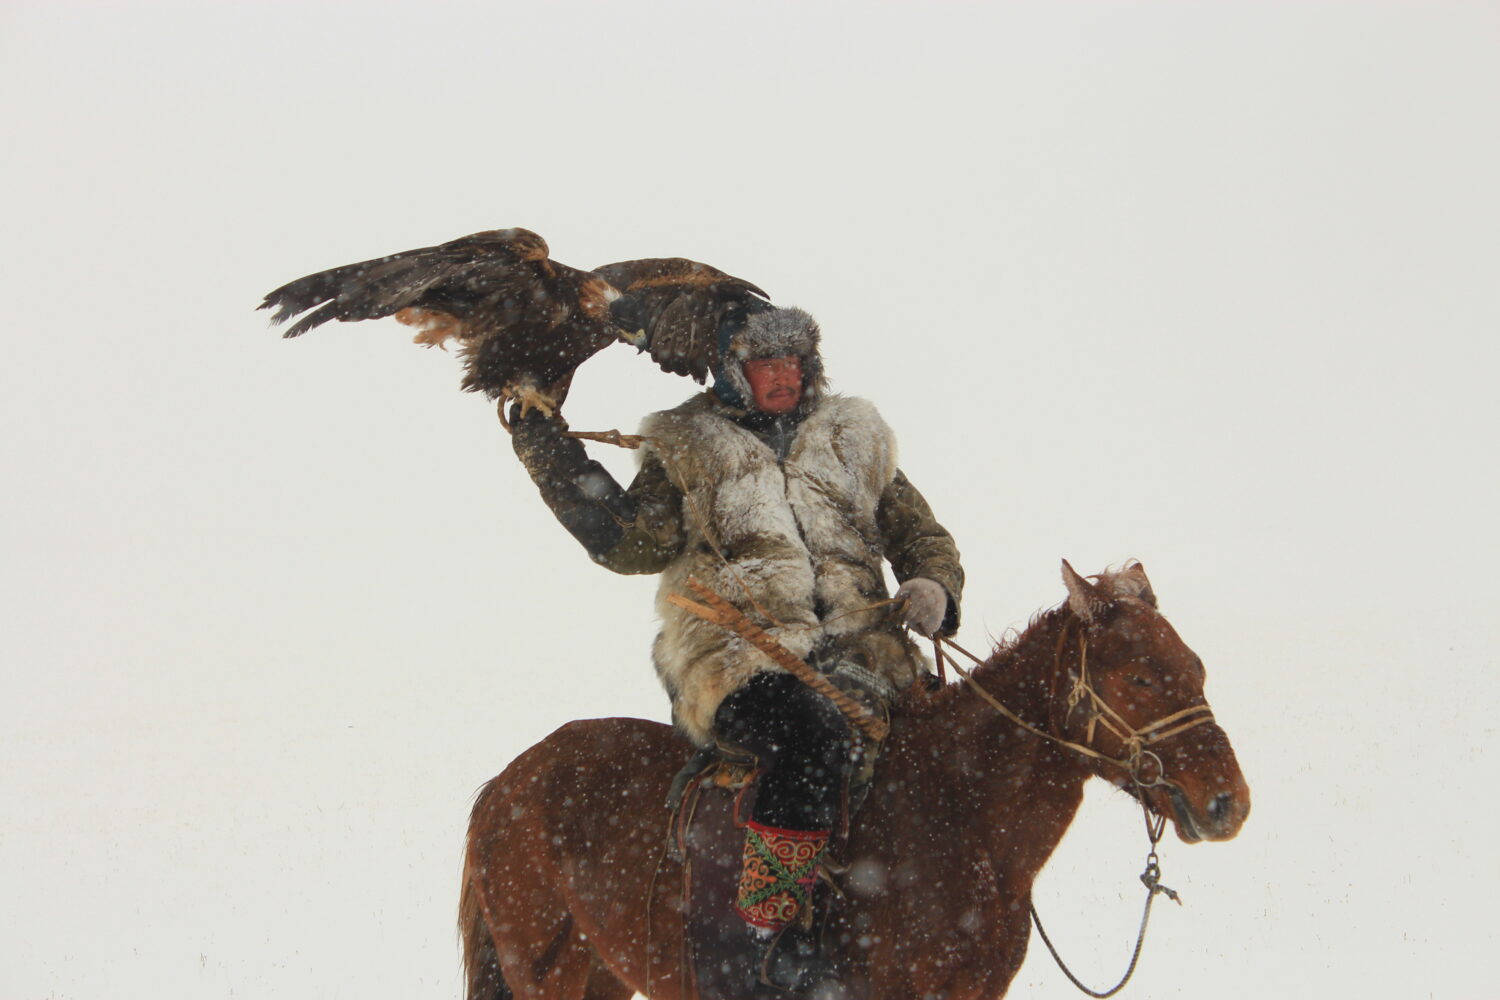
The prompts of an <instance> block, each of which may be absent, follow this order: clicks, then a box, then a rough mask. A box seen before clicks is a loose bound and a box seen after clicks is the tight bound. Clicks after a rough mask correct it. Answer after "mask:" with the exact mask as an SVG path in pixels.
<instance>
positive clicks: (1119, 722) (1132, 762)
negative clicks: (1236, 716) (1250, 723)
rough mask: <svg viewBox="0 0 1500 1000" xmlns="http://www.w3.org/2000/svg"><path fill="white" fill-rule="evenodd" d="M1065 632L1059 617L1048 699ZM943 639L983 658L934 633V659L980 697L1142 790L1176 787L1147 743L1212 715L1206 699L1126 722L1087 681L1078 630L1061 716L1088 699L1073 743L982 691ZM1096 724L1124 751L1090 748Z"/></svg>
mask: <svg viewBox="0 0 1500 1000" xmlns="http://www.w3.org/2000/svg"><path fill="white" fill-rule="evenodd" d="M1067 638H1068V626H1067V623H1064V624H1063V627H1062V629H1061V631H1060V632H1059V633H1058V637H1057V646H1056V648H1055V649H1054V650H1053V657H1052V662H1053V675H1052V692H1053V693H1052V694H1051V696H1050V697H1049V704H1053V703H1055V702H1056V697H1057V696H1056V690H1057V679H1058V678H1059V677H1061V676H1063V675H1064V672H1065V668H1064V667H1063V663H1062V655H1063V647H1064V646H1065V645H1066V643H1067ZM945 645H946V646H949V647H951V648H952V649H954V650H957V651H958V652H960V653H962V654H963V655H964V656H966V657H968V658H969V659H970V660H973V661H974V662H975V663H976V664H981V663H983V661H982V660H980V659H979V657H977V656H975V655H974V654H973V653H971V652H969V651H968V650H966V649H964V648H963V647H962V646H959V645H958V644H957V643H955V642H953V640H951V639H946V638H939V639H934V641H933V648H934V649H935V650H936V651H937V657H938V660H939V662H940V663H941V662H942V661H943V660H945V659H946V660H947V662H948V663H949V664H951V665H952V667H953V669H954V672H956V673H957V674H958V676H959V677H961V678H963V680H964V683H966V684H968V685H969V687H970V688H972V689H973V691H974V693H975V694H976V695H978V696H979V698H980V700H982V701H984V702H985V703H986V704H987V705H989V706H990V707H991V708H993V709H995V710H996V711H998V712H999V713H1000V714H1001V715H1003V716H1005V717H1006V718H1007V719H1009V720H1010V721H1011V722H1014V723H1015V724H1016V725H1018V726H1020V727H1021V728H1022V729H1025V730H1026V731H1027V732H1029V733H1031V734H1032V735H1034V736H1040V737H1041V738H1042V739H1044V740H1047V741H1049V742H1051V743H1055V744H1057V745H1058V746H1062V747H1066V748H1067V749H1069V750H1072V751H1073V752H1074V753H1078V754H1081V755H1083V756H1085V757H1089V758H1091V759H1093V760H1099V761H1103V762H1105V763H1107V764H1113V765H1114V766H1116V767H1118V768H1120V769H1121V770H1123V771H1124V772H1125V773H1126V774H1127V775H1128V776H1129V777H1130V779H1131V781H1133V782H1134V783H1135V784H1136V785H1137V786H1138V787H1139V788H1141V789H1143V790H1144V789H1147V788H1156V787H1158V786H1162V785H1169V786H1172V787H1177V786H1176V785H1175V784H1174V783H1173V782H1171V781H1169V780H1168V779H1167V777H1166V774H1165V768H1164V767H1163V765H1162V761H1161V758H1160V757H1159V756H1157V755H1156V753H1155V751H1153V750H1151V749H1150V748H1151V747H1152V746H1153V745H1155V744H1157V743H1160V742H1162V741H1163V740H1166V739H1170V738H1171V737H1173V736H1176V735H1177V734H1179V733H1183V732H1186V731H1187V730H1189V729H1193V728H1195V727H1197V726H1201V725H1204V724H1205V723H1209V722H1212V721H1214V713H1213V709H1211V708H1209V707H1208V706H1207V705H1191V706H1189V707H1187V708H1184V709H1181V710H1180V711H1176V712H1173V713H1171V714H1170V715H1165V716H1162V717H1161V718H1160V719H1157V720H1155V721H1154V722H1149V723H1147V724H1146V725H1144V726H1132V725H1131V724H1130V723H1129V722H1127V721H1125V719H1124V717H1122V716H1121V715H1120V713H1119V712H1117V711H1115V710H1114V709H1113V708H1111V707H1110V706H1109V703H1108V702H1106V701H1105V700H1104V698H1103V696H1102V695H1100V694H1099V692H1098V690H1097V689H1096V688H1095V687H1094V685H1093V684H1092V683H1091V682H1090V681H1089V662H1088V661H1089V640H1088V636H1087V635H1086V634H1085V633H1084V632H1083V631H1082V630H1080V631H1079V634H1078V645H1079V650H1078V676H1077V677H1076V678H1075V679H1074V681H1073V686H1072V688H1071V689H1070V690H1069V691H1068V694H1067V702H1066V705H1067V708H1066V711H1065V713H1064V719H1066V718H1067V716H1068V715H1071V714H1072V713H1073V711H1074V710H1075V709H1077V708H1078V706H1079V705H1080V704H1084V703H1085V702H1087V706H1088V720H1087V721H1086V722H1085V723H1084V727H1085V728H1084V742H1082V743H1075V742H1074V741H1072V740H1069V739H1065V738H1064V737H1063V736H1062V735H1061V733H1060V732H1057V733H1054V732H1048V731H1047V730H1043V729H1040V728H1038V727H1037V726H1034V725H1032V724H1031V723H1029V722H1027V721H1026V720H1025V719H1023V718H1021V717H1020V716H1019V715H1017V714H1016V713H1015V712H1013V711H1011V710H1010V709H1009V708H1007V707H1006V706H1005V705H1004V704H1003V703H1002V702H1001V701H1000V700H999V699H998V698H996V697H995V696H994V695H992V694H990V693H989V692H988V691H986V690H985V688H984V686H983V685H981V684H980V683H979V682H978V681H977V680H975V679H974V675H973V674H972V673H970V672H969V671H967V670H965V669H964V668H962V667H960V666H959V665H958V664H957V662H955V661H954V660H953V658H952V657H944V656H943V653H942V647H943V646H945ZM1101 725H1102V726H1103V727H1104V728H1105V729H1107V730H1108V731H1109V732H1111V733H1112V734H1114V736H1115V737H1116V738H1118V739H1119V740H1120V742H1121V743H1123V744H1124V746H1125V756H1124V757H1111V756H1110V755H1108V754H1106V753H1101V752H1100V751H1098V750H1096V749H1094V747H1093V745H1092V744H1093V742H1094V734H1095V732H1096V730H1097V728H1098V727H1099V726H1101ZM1059 728H1060V727H1059ZM1148 759H1149V760H1150V761H1152V762H1154V763H1155V765H1156V773H1155V775H1154V776H1147V775H1146V774H1145V768H1144V765H1145V763H1146V761H1147V760H1148Z"/></svg>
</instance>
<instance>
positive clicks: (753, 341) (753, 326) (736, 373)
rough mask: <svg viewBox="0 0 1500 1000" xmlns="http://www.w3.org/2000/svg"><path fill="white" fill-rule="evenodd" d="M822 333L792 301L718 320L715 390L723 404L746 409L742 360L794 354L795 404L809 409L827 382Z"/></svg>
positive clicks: (748, 403) (746, 385)
mask: <svg viewBox="0 0 1500 1000" xmlns="http://www.w3.org/2000/svg"><path fill="white" fill-rule="evenodd" d="M820 339H821V335H820V333H819V331H818V323H817V321H816V320H814V319H813V318H812V317H811V316H809V315H808V314H807V313H806V312H804V311H802V310H801V309H798V308H797V307H795V306H787V307H777V306H771V305H767V306H766V307H764V308H762V309H758V310H755V311H753V312H750V313H748V314H746V315H744V316H743V318H740V317H735V318H734V319H730V320H727V321H726V322H724V323H722V324H720V326H719V343H718V350H717V352H716V355H717V357H716V360H715V363H714V365H713V373H714V385H713V390H714V394H715V395H716V396H718V397H719V400H720V401H721V402H723V403H724V404H725V405H727V406H730V407H732V408H734V409H736V410H749V409H751V408H752V406H753V404H752V403H751V400H752V399H753V398H754V393H752V392H751V390H750V382H749V380H748V379H746V378H745V367H744V364H745V362H746V361H754V360H756V359H757V358H784V357H786V356H787V355H791V354H795V355H797V357H799V358H801V359H802V402H801V404H800V405H799V406H798V410H799V411H802V412H805V411H806V410H809V409H811V408H812V407H813V406H814V405H815V404H816V403H817V401H818V399H819V398H820V397H821V396H822V394H823V390H824V387H825V382H824V377H823V354H822V352H821V351H820V350H819V349H818V343H819V341H820Z"/></svg>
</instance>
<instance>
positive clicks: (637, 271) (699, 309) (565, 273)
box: [260, 229, 770, 419]
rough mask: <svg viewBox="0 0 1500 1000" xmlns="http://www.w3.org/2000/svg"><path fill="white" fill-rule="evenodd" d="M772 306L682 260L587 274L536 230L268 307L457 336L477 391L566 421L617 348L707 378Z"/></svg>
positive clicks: (442, 247)
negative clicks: (720, 352)
mask: <svg viewBox="0 0 1500 1000" xmlns="http://www.w3.org/2000/svg"><path fill="white" fill-rule="evenodd" d="M769 307H770V297H769V296H768V295H766V293H765V292H763V291H761V290H760V289H759V288H757V287H755V286H754V285H752V284H750V282H748V281H744V280H743V279H740V278H736V277H734V276H732V275H729V274H725V273H724V272H723V271H720V270H718V269H717V268H714V267H710V266H708V265H707V264H700V263H698V262H697V261H691V260H687V259H685V258H682V257H664V258H649V259H645V260H628V261H622V262H620V263H618V264H605V265H604V266H603V267H597V268H595V269H594V270H592V271H580V270H578V269H577V268H572V267H569V266H568V265H566V264H563V263H560V262H559V261H555V260H552V259H551V258H550V257H549V256H548V250H547V243H546V241H545V240H543V239H542V238H541V237H540V236H538V235H537V234H536V233H533V232H531V231H530V230H528V229H493V230H489V231H487V232H482V233H474V234H473V235H472V236H465V237H463V238H461V239H456V240H451V241H449V242H447V243H442V244H439V245H438V246H432V247H422V248H420V249H417V250H407V251H404V252H402V253H396V254H391V255H390V256H388V257H376V258H375V259H373V260H366V261H361V262H360V263H358V264H345V265H344V266H343V267H335V268H331V269H329V270H327V271H319V272H318V273H317V274H310V275H308V276H307V277H305V278H298V279H297V280H296V281H293V282H289V283H288V284H285V285H282V286H281V287H280V288H278V289H276V290H275V291H274V292H271V293H270V294H269V295H267V296H266V298H265V301H264V302H262V303H261V305H260V308H262V309H275V310H276V312H275V313H274V315H273V316H272V320H271V321H272V323H275V324H280V323H284V322H286V321H287V320H289V319H292V318H293V317H296V316H300V318H299V319H297V321H296V322H295V323H293V324H292V326H291V327H290V328H289V329H288V330H287V331H286V333H285V336H287V337H297V336H301V335H302V334H304V333H306V332H307V331H308V330H311V329H313V328H314V327H317V326H320V325H322V324H323V323H326V322H328V321H329V320H334V319H336V320H339V321H340V322H343V323H350V322H354V321H356V320H362V319H380V318H383V317H385V316H394V317H396V319H397V320H399V321H400V322H402V323H405V324H407V325H409V326H412V327H415V328H416V330H417V335H416V337H415V341H416V342H417V343H419V344H425V345H427V346H429V347H431V346H439V347H446V346H447V343H448V341H450V340H452V341H457V343H458V347H459V354H460V356H461V357H462V358H463V360H464V365H465V369H466V373H465V376H464V380H463V388H465V389H467V390H469V391H471V392H475V391H477V392H483V393H485V394H486V395H488V396H489V397H490V398H491V399H494V400H497V401H498V403H499V409H500V412H501V416H502V419H503V417H504V412H505V404H506V403H507V402H508V401H511V400H514V401H516V402H517V403H519V404H520V406H521V411H522V413H523V414H524V413H525V412H527V411H528V410H530V409H533V408H535V409H538V410H541V411H542V412H543V413H545V414H546V415H547V416H549V417H550V416H552V415H553V414H555V413H556V412H557V411H558V409H559V408H560V407H561V406H562V402H563V400H564V399H565V398H566V397H567V393H568V384H569V383H570V382H571V381H572V379H573V373H574V372H575V371H576V370H577V369H578V366H579V365H581V364H583V362H585V361H587V360H588V359H589V358H590V357H592V356H593V355H594V354H596V353H598V352H599V351H602V350H603V349H604V348H606V347H608V346H609V345H610V344H612V343H614V342H615V341H617V340H618V341H622V342H624V343H627V344H630V345H631V346H633V347H635V348H637V349H638V350H642V351H646V352H648V353H649V354H650V355H651V358H652V360H654V361H655V362H656V363H657V364H658V365H660V366H661V368H662V369H663V370H664V371H667V372H671V373H673V374H677V375H687V376H690V377H691V378H693V379H695V380H697V381H698V382H703V381H704V380H705V378H706V377H707V374H708V371H709V367H710V365H711V363H712V362H713V359H714V357H715V352H716V350H717V349H718V347H719V345H718V338H719V337H720V336H722V335H723V333H724V332H727V331H730V330H733V329H735V328H737V327H738V326H740V325H742V324H743V322H744V319H745V317H746V316H748V315H749V314H750V313H751V312H758V311H760V310H762V309H766V308H769Z"/></svg>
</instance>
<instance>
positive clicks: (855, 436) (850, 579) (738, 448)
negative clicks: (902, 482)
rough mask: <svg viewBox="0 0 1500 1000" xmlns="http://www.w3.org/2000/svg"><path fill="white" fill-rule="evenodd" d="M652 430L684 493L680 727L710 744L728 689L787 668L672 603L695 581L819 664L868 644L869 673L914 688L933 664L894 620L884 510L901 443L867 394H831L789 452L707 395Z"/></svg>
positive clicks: (670, 616) (667, 645)
mask: <svg viewBox="0 0 1500 1000" xmlns="http://www.w3.org/2000/svg"><path fill="white" fill-rule="evenodd" d="M641 430H642V433H643V434H645V435H647V436H648V437H649V438H650V439H651V440H650V444H649V445H648V449H649V450H650V452H651V455H650V457H654V458H655V459H656V460H659V461H660V463H661V465H662V467H663V469H664V470H665V473H666V476H667V478H668V479H669V480H670V481H671V483H672V485H673V486H674V487H675V488H676V490H677V491H680V493H681V495H682V509H681V520H682V530H683V536H684V537H683V547H682V549H681V551H680V552H679V554H678V555H677V556H676V557H675V558H674V559H673V560H672V561H671V563H670V564H669V565H668V566H667V567H666V568H665V570H664V571H663V572H662V577H661V586H660V589H659V591H658V594H657V602H656V607H657V613H658V614H659V615H660V616H661V620H662V627H661V632H660V634H659V635H658V636H657V638H656V642H655V645H654V647H653V659H654V661H655V664H656V670H657V673H658V675H659V676H660V678H661V680H662V683H663V685H664V686H665V687H666V689H667V691H668V693H669V694H670V695H671V697H672V705H673V716H674V719H675V720H676V722H677V725H678V727H679V728H680V729H681V730H682V731H683V732H684V733H685V734H686V735H687V736H688V738H689V739H692V740H693V741H694V742H696V743H699V744H704V743H707V742H708V741H709V740H710V739H711V736H710V731H711V728H712V722H713V716H714V712H715V710H716V709H717V708H718V706H719V702H720V701H722V700H723V699H724V697H725V695H727V694H729V693H730V692H731V691H734V690H736V689H738V688H739V687H740V686H742V685H743V684H744V683H745V682H746V681H748V680H749V679H750V678H751V677H752V676H754V675H755V674H756V673H758V672H760V671H763V670H780V669H781V668H780V667H777V666H776V665H775V664H774V663H773V662H772V661H771V660H770V658H769V657H767V656H766V655H765V654H764V653H761V652H760V651H759V650H757V649H755V648H754V647H753V646H750V645H749V644H748V643H746V642H744V640H742V639H740V638H739V637H737V636H735V635H733V634H732V633H730V632H729V631H727V630H726V629H724V628H722V627H720V626H718V625H714V624H710V623H708V622H705V621H702V620H701V619H699V618H697V617H695V616H694V615H692V614H691V613H689V612H687V611H684V610H683V609H681V608H678V607H677V606H675V605H673V604H671V603H669V602H668V601H667V600H666V598H667V595H669V594H690V592H689V591H688V589H687V579H688V577H690V576H692V577H696V578H697V579H698V580H700V581H702V582H703V583H705V584H707V585H708V586H710V587H712V588H713V589H714V590H715V591H717V592H718V593H719V594H721V595H723V596H724V597H725V598H726V599H727V600H729V601H730V602H731V603H733V604H734V605H735V606H736V607H738V608H740V610H742V611H744V612H745V613H746V614H747V615H749V616H750V618H751V619H752V620H754V621H756V622H757V624H760V625H762V626H764V627H767V629H768V631H770V633H771V634H772V635H774V636H775V637H776V638H777V640H778V641H780V642H781V643H782V644H783V645H784V646H786V647H787V649H789V650H790V651H791V652H792V653H794V654H796V655H797V656H799V657H802V658H804V659H807V658H808V657H809V654H811V653H812V652H813V651H814V650H815V649H817V650H826V649H827V648H828V647H829V645H830V644H831V643H834V644H837V646H838V648H839V649H840V651H841V653H843V652H844V651H847V650H849V649H853V648H859V647H862V648H863V650H864V655H862V656H859V660H860V661H862V662H863V664H864V665H865V666H867V667H868V668H869V669H872V670H875V671H876V672H877V673H879V674H881V675H882V676H884V677H885V678H886V679H888V680H890V681H891V682H892V683H893V684H894V685H895V686H896V687H897V688H904V687H906V686H907V685H909V684H910V683H911V681H912V680H913V679H914V678H915V677H916V676H917V674H918V673H919V672H921V671H923V670H924V669H925V666H924V664H923V661H922V660H921V657H920V654H918V653H917V651H916V648H915V646H914V645H912V643H911V642H910V641H909V640H908V639H907V638H906V636H905V634H904V633H903V632H902V631H901V630H900V629H899V628H897V627H896V626H895V625H894V624H892V623H891V617H890V614H891V609H890V608H889V607H888V606H884V607H880V608H877V609H875V610H873V611H869V610H864V609H866V608H868V607H869V605H871V604H873V603H875V602H877V601H881V600H883V599H885V598H886V597H888V596H889V592H888V591H887V589H886V585H885V576H884V568H883V563H882V557H883V552H884V545H883V542H882V538H881V534H880V529H879V527H878V525H877V519H876V510H877V508H878V507H879V504H880V502H881V498H882V495H883V494H884V492H885V491H886V489H887V488H888V487H889V486H890V485H891V484H892V482H893V481H894V480H895V478H896V475H897V468H896V440H895V436H894V435H893V434H892V432H891V429H890V428H889V427H888V426H887V425H886V423H885V421H884V420H883V419H881V417H880V414H879V413H878V412H877V411H876V409H875V407H874V406H873V405H872V404H870V403H869V402H866V401H865V400H862V399H854V398H849V397H843V396H837V395H829V396H825V397H824V398H822V399H821V400H820V401H819V402H818V403H817V405H816V406H815V408H814V409H813V410H812V412H811V413H809V414H808V416H807V417H806V419H804V420H803V421H802V423H801V425H800V427H799V428H798V431H797V436H796V438H795V439H794V440H793V441H792V444H791V447H790V449H789V450H788V452H787V455H786V458H785V460H784V461H782V462H778V461H777V458H776V455H775V454H774V453H773V452H772V450H771V449H770V448H769V447H768V446H767V445H766V444H764V443H763V442H762V441H761V440H760V439H759V438H758V437H756V435H755V434H754V433H752V432H751V431H749V430H747V429H746V428H744V427H742V426H740V425H739V424H737V423H735V422H734V421H733V420H731V419H728V418H727V417H726V416H725V415H724V411H723V408H722V407H720V406H718V405H717V404H716V403H715V402H714V401H713V399H712V398H711V397H710V396H709V395H708V394H704V395H700V396H696V397H694V398H693V399H690V400H688V401H687V402H686V403H684V404H682V405H681V406H678V407H676V408H675V409H671V410H665V411H662V412H660V413H656V414H653V415H651V416H649V417H647V418H646V420H645V422H644V423H643V425H642V427H641Z"/></svg>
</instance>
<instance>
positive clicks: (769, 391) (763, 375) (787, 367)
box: [744, 354, 802, 413]
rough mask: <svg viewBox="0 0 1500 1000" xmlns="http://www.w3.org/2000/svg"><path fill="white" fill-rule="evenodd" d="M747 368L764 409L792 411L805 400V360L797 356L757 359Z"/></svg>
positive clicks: (757, 403)
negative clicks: (803, 375)
mask: <svg viewBox="0 0 1500 1000" xmlns="http://www.w3.org/2000/svg"><path fill="white" fill-rule="evenodd" d="M744 368H745V380H746V381H747V382H749V383H750V391H751V393H752V394H753V395H754V396H755V408H756V409H757V410H759V411H760V412H762V413H790V412H791V411H793V410H795V409H796V408H797V404H798V403H800V402H802V359H801V358H799V357H798V356H797V355H795V354H788V355H787V356H786V357H784V358H756V359H755V360H754V361H746V362H745V364H744Z"/></svg>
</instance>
